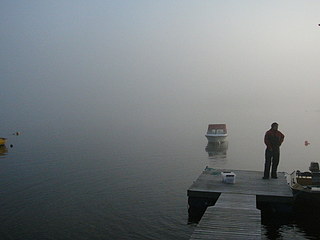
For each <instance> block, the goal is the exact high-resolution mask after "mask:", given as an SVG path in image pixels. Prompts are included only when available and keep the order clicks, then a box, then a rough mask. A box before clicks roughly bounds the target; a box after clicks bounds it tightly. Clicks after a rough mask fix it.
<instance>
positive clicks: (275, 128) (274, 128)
mask: <svg viewBox="0 0 320 240" xmlns="http://www.w3.org/2000/svg"><path fill="white" fill-rule="evenodd" d="M278 126H279V124H278V123H276V122H274V123H272V124H271V129H273V130H278Z"/></svg>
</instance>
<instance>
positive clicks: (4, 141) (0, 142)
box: [0, 138, 7, 146]
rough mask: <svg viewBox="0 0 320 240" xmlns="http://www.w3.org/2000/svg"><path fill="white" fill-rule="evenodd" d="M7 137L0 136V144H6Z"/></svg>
mask: <svg viewBox="0 0 320 240" xmlns="http://www.w3.org/2000/svg"><path fill="white" fill-rule="evenodd" d="M6 141H7V139H6V138H0V146H1V145H5V144H6Z"/></svg>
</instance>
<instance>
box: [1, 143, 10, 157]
mask: <svg viewBox="0 0 320 240" xmlns="http://www.w3.org/2000/svg"><path fill="white" fill-rule="evenodd" d="M7 153H8V149H7V147H6V145H0V158H1V157H3V156H5V155H7Z"/></svg>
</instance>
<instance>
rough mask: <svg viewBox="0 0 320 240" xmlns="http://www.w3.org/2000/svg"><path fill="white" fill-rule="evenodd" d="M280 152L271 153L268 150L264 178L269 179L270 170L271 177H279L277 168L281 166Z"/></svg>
mask: <svg viewBox="0 0 320 240" xmlns="http://www.w3.org/2000/svg"><path fill="white" fill-rule="evenodd" d="M279 159H280V151H270V150H268V149H266V153H265V163H264V176H263V177H264V178H269V175H270V168H271V177H273V178H276V177H277V168H278V165H279Z"/></svg>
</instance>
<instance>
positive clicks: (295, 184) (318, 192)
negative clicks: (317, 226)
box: [287, 162, 320, 209]
mask: <svg viewBox="0 0 320 240" xmlns="http://www.w3.org/2000/svg"><path fill="white" fill-rule="evenodd" d="M309 170H310V171H308V172H301V171H299V170H297V171H293V172H292V173H291V174H288V175H287V183H288V185H289V187H290V188H291V190H292V194H293V200H294V204H295V205H296V206H298V207H312V208H314V207H316V208H317V209H320V170H319V163H317V162H311V164H310V167H309Z"/></svg>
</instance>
